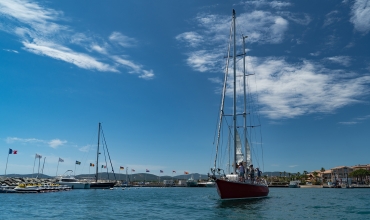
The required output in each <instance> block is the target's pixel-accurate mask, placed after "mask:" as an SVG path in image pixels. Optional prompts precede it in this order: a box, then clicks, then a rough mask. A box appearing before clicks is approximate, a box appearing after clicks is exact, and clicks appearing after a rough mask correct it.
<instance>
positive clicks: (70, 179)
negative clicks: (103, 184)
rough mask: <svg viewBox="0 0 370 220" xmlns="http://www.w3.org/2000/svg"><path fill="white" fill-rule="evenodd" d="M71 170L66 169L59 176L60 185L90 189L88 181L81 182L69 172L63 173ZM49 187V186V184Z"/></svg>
mask: <svg viewBox="0 0 370 220" xmlns="http://www.w3.org/2000/svg"><path fill="white" fill-rule="evenodd" d="M69 172H72V170H67V171H66V172H65V173H64V174H63V176H61V177H59V179H58V183H59V184H60V185H65V186H68V187H70V188H72V189H90V183H88V182H81V181H79V180H77V179H76V178H75V177H74V176H72V175H71V174H69V175H65V174H66V173H69ZM49 187H51V186H49Z"/></svg>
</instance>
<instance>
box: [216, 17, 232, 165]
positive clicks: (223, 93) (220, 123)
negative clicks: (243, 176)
mask: <svg viewBox="0 0 370 220" xmlns="http://www.w3.org/2000/svg"><path fill="white" fill-rule="evenodd" d="M233 23H234V22H233ZM232 31H233V24H231V26H230V39H229V45H228V52H227V53H228V57H229V56H230V48H231V42H232ZM229 60H230V59H227V60H226V70H225V76H224V83H223V88H222V101H221V103H222V104H221V109H220V116H219V122H218V123H219V124H218V134H217V144H216V155H215V161H214V168H216V162H217V154H218V147H219V146H218V145H219V140H220V130H221V125H222V118H223V109H224V104H225V94H226V84H227V75H228V68H229Z"/></svg>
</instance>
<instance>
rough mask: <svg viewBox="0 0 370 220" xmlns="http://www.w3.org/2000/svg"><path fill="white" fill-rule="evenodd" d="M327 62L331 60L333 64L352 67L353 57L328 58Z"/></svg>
mask: <svg viewBox="0 0 370 220" xmlns="http://www.w3.org/2000/svg"><path fill="white" fill-rule="evenodd" d="M325 60H329V61H331V62H333V63H337V64H341V65H343V66H346V67H348V66H350V65H351V57H348V56H335V57H328V58H326V59H325Z"/></svg>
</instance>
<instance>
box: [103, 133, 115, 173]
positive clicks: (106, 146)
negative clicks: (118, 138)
mask: <svg viewBox="0 0 370 220" xmlns="http://www.w3.org/2000/svg"><path fill="white" fill-rule="evenodd" d="M101 131H102V135H103V140H104V144H105V148H106V149H107V153H108V158H109V162H110V166H111V167H112V172H113V176H114V179H115V180H117V178H116V174H115V173H114V167H113V165H112V160H111V158H110V154H109V150H108V145H107V142H106V141H105V136H104V132H103V129H102V130H101ZM107 173H108V169H107ZM108 178H109V173H108Z"/></svg>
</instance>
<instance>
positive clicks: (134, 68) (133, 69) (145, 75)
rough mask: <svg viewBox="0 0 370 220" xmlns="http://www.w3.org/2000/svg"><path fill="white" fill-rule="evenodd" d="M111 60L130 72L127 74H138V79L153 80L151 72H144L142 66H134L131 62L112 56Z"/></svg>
mask: <svg viewBox="0 0 370 220" xmlns="http://www.w3.org/2000/svg"><path fill="white" fill-rule="evenodd" d="M113 59H114V60H115V61H116V62H117V64H120V65H122V66H124V67H126V68H128V69H129V70H130V71H129V73H135V74H139V78H142V79H153V77H154V73H153V70H144V69H143V66H142V65H139V64H136V63H134V62H133V61H130V60H127V59H123V58H121V57H118V56H113Z"/></svg>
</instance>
